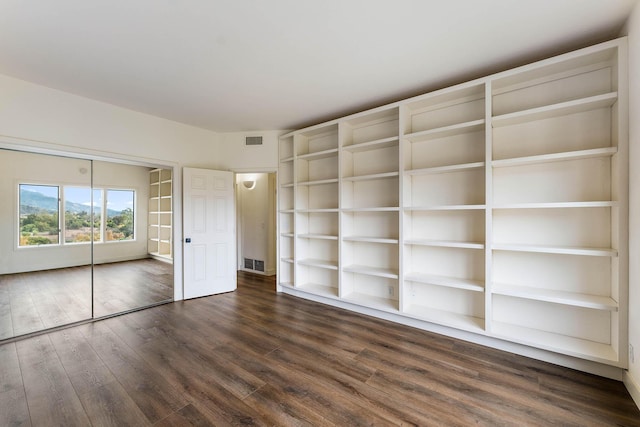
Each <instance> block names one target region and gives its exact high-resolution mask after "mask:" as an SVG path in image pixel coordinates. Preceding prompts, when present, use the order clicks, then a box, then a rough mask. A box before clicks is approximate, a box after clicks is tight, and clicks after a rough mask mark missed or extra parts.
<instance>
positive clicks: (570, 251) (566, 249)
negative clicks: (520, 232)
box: [492, 243, 618, 257]
mask: <svg viewBox="0 0 640 427" xmlns="http://www.w3.org/2000/svg"><path fill="white" fill-rule="evenodd" d="M492 249H494V250H500V251H514V252H542V253H548V254H564V255H585V256H604V257H616V256H618V251H617V250H615V249H613V248H585V247H577V246H542V245H520V244H507V243H494V244H493V247H492Z"/></svg>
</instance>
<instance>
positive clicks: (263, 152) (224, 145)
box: [216, 130, 283, 172]
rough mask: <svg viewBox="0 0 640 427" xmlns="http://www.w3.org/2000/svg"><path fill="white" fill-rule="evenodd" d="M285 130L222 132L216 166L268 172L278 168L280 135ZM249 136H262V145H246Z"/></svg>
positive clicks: (236, 169) (224, 168)
mask: <svg viewBox="0 0 640 427" xmlns="http://www.w3.org/2000/svg"><path fill="white" fill-rule="evenodd" d="M282 134H283V131H278V130H269V131H260V132H233V133H222V134H220V139H219V143H218V158H217V164H216V167H217V168H218V169H222V170H226V169H229V170H235V171H238V172H241V171H247V172H268V171H275V170H276V169H277V168H278V136H280V135H282ZM247 136H262V145H260V146H245V145H244V142H245V138H246V137H247Z"/></svg>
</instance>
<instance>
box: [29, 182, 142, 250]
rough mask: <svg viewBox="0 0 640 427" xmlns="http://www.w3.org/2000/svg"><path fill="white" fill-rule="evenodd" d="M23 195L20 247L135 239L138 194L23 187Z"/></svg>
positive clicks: (132, 191) (42, 186) (32, 186)
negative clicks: (135, 213) (61, 231)
mask: <svg viewBox="0 0 640 427" xmlns="http://www.w3.org/2000/svg"><path fill="white" fill-rule="evenodd" d="M19 193H20V209H19V216H20V221H19V223H20V230H19V231H20V240H19V246H40V245H59V244H61V243H62V244H75V243H84V242H91V236H92V235H93V241H94V242H102V241H120V240H134V238H135V236H134V204H135V191H134V190H102V189H96V188H94V189H93V192H92V191H91V189H90V188H88V187H71V186H65V187H60V186H55V185H30V184H19ZM60 200H63V201H64V209H60V207H61V205H60ZM92 211H93V212H92ZM102 218H105V221H104V222H103V221H102ZM61 223H62V224H64V239H63V241H62V242H61V241H60V228H61V227H60V224H61ZM92 224H93V225H92ZM103 236H104V237H103Z"/></svg>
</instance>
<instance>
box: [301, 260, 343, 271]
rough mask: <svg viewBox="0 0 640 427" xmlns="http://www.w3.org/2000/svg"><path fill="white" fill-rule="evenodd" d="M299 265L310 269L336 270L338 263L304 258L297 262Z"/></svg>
mask: <svg viewBox="0 0 640 427" xmlns="http://www.w3.org/2000/svg"><path fill="white" fill-rule="evenodd" d="M298 264H299V265H308V266H311V267H318V268H326V269H327V270H337V269H338V263H337V262H336V261H327V260H324V259H315V258H305V259H301V260H298Z"/></svg>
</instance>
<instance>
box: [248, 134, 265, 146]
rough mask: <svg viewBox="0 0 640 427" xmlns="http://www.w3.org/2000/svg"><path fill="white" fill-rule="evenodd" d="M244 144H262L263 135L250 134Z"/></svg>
mask: <svg viewBox="0 0 640 427" xmlns="http://www.w3.org/2000/svg"><path fill="white" fill-rule="evenodd" d="M244 145H262V137H261V136H248V137H247V138H246V139H245V141H244Z"/></svg>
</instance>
